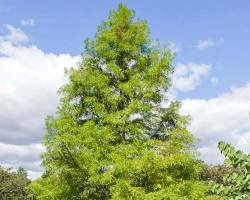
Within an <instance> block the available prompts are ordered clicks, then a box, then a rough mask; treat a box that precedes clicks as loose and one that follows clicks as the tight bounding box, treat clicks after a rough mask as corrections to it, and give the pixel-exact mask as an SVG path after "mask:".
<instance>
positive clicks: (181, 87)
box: [172, 63, 211, 91]
mask: <svg viewBox="0 0 250 200" xmlns="http://www.w3.org/2000/svg"><path fill="white" fill-rule="evenodd" d="M210 70H211V66H210V65H207V64H197V63H188V64H178V65H177V66H176V67H175V70H174V74H173V77H172V84H173V89H174V90H178V91H191V90H193V89H195V88H196V87H197V86H198V85H199V84H200V81H201V79H202V78H203V77H204V76H208V75H209V74H210Z"/></svg>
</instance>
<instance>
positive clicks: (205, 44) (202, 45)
mask: <svg viewBox="0 0 250 200" xmlns="http://www.w3.org/2000/svg"><path fill="white" fill-rule="evenodd" d="M223 43H224V40H223V39H220V40H199V41H198V42H197V44H196V45H195V47H196V48H198V49H200V50H204V49H207V48H210V47H216V46H220V45H222V44H223Z"/></svg>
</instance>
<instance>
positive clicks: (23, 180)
mask: <svg viewBox="0 0 250 200" xmlns="http://www.w3.org/2000/svg"><path fill="white" fill-rule="evenodd" d="M29 183H30V180H29V179H28V178H27V172H26V171H25V170H24V169H23V168H19V169H18V170H17V171H13V170H10V169H5V168H3V167H0V200H28V199H30V200H31V199H32V198H31V197H28V193H27V191H26V187H27V186H28V184H29Z"/></svg>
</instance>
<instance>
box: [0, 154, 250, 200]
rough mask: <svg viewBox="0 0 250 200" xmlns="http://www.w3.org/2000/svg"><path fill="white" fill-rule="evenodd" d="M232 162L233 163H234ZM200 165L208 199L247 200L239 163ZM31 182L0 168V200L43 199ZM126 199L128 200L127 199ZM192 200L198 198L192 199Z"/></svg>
mask: <svg viewBox="0 0 250 200" xmlns="http://www.w3.org/2000/svg"><path fill="white" fill-rule="evenodd" d="M234 156H235V154H234ZM227 162H228V161H227ZM233 162H234V163H235V161H233ZM241 164H242V161H241ZM201 165H202V169H201V171H200V173H199V178H198V179H197V180H198V181H200V182H201V183H202V182H203V183H205V184H206V185H208V186H207V187H206V188H205V189H206V191H205V195H207V196H210V197H211V198H210V199H222V198H225V199H229V197H231V198H232V197H235V198H234V199H247V198H243V197H244V196H245V197H248V196H247V195H248V193H246V191H248V190H249V189H246V186H248V185H247V184H249V178H248V176H249V175H246V174H245V175H244V169H242V168H240V167H239V165H240V163H238V164H237V165H236V166H235V165H229V164H223V165H207V164H205V163H203V162H201ZM239 175H241V177H244V178H243V180H244V179H245V180H246V181H245V182H243V183H242V182H240V183H237V181H239V180H237V178H238V179H239ZM229 177H231V178H230V180H229V181H231V184H229V183H230V182H229V181H228V178H229ZM233 177H234V178H233ZM241 179H242V178H241ZM36 181H37V180H35V181H34V183H33V184H36ZM232 181H233V182H232ZM31 182H32V181H31V180H30V179H28V177H27V172H26V170H25V169H23V168H21V167H20V168H19V169H18V170H13V169H10V168H4V167H0V200H36V199H43V197H39V196H37V197H36V195H35V193H34V192H32V189H31V187H34V186H32V185H30V184H31ZM223 184H224V185H223ZM192 187H194V186H192ZM194 189H197V188H194ZM212 194H217V195H220V196H218V197H216V196H213V198H212V196H211V195H212ZM227 197H228V198H227ZM44 199H46V198H44ZM127 199H130V198H129V197H128V198H127ZM170 199H171V198H170ZM192 199H200V198H199V197H198V198H193V197H192Z"/></svg>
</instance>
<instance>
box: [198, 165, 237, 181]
mask: <svg viewBox="0 0 250 200" xmlns="http://www.w3.org/2000/svg"><path fill="white" fill-rule="evenodd" d="M239 172H240V169H238V168H235V167H233V166H228V165H225V164H221V165H207V164H205V163H204V165H203V169H202V171H201V174H200V179H201V180H203V181H207V182H210V181H213V182H216V183H220V184H222V183H223V178H224V176H225V175H227V174H232V173H239Z"/></svg>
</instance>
